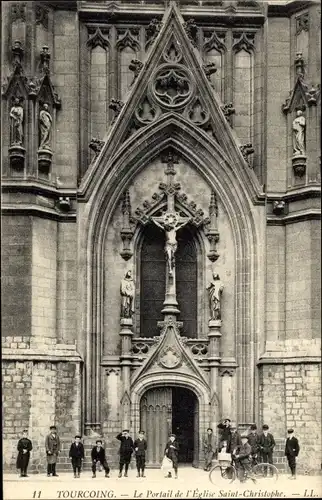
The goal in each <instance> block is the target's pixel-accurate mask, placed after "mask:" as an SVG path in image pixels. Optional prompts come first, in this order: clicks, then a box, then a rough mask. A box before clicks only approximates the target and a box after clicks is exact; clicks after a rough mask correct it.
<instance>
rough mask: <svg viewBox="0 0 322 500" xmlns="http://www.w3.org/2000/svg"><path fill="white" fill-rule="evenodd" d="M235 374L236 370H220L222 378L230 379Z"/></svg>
mask: <svg viewBox="0 0 322 500" xmlns="http://www.w3.org/2000/svg"><path fill="white" fill-rule="evenodd" d="M234 373H235V369H234V368H220V369H219V375H220V377H224V376H226V375H227V376H228V377H233V376H234Z"/></svg>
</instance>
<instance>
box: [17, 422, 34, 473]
mask: <svg viewBox="0 0 322 500" xmlns="http://www.w3.org/2000/svg"><path fill="white" fill-rule="evenodd" d="M17 450H18V456H17V469H20V472H21V473H20V477H28V476H27V467H28V464H29V459H30V452H31V450H32V443H31V441H30V439H28V431H27V429H25V430H24V431H22V438H21V439H19V441H18V445H17Z"/></svg>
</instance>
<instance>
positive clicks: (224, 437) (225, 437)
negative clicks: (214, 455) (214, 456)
mask: <svg viewBox="0 0 322 500" xmlns="http://www.w3.org/2000/svg"><path fill="white" fill-rule="evenodd" d="M230 425H231V422H230V418H225V419H224V420H223V421H222V422H220V424H218V425H217V429H219V432H220V436H219V443H218V450H219V451H220V450H221V449H222V447H223V443H224V442H226V443H227V446H228V443H230V437H231V430H230Z"/></svg>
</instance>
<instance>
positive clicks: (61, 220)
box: [2, 0, 320, 470]
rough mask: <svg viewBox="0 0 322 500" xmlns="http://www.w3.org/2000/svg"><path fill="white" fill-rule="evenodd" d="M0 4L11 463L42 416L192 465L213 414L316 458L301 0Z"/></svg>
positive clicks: (312, 131) (313, 13) (63, 428)
mask: <svg viewBox="0 0 322 500" xmlns="http://www.w3.org/2000/svg"><path fill="white" fill-rule="evenodd" d="M63 4H64V5H63ZM103 4H104V5H103ZM197 4H198V5H197ZM5 5H6V6H5V11H4V12H5V15H4V17H3V26H4V30H5V32H6V33H7V35H8V36H6V37H4V39H3V46H4V51H3V52H4V54H5V55H4V71H5V73H6V76H7V77H8V78H7V80H6V82H5V84H4V85H3V90H2V103H3V113H2V120H3V124H4V125H5V126H3V127H2V128H3V131H4V135H3V146H4V147H3V152H4V154H3V228H4V229H3V234H4V245H3V248H4V251H3V268H4V269H5V275H4V279H3V292H4V293H3V299H4V303H3V328H2V330H3V335H4V338H3V360H4V363H3V373H4V379H3V380H4V411H5V424H4V446H5V450H6V451H5V453H4V455H5V456H6V457H9V458H8V459H7V463H6V466H8V467H12V466H13V465H14V461H13V458H12V457H13V456H14V452H13V447H14V446H15V445H16V438H17V436H18V434H19V432H20V430H21V428H23V427H27V428H29V431H30V435H31V436H32V438H33V442H34V444H35V446H34V452H33V462H32V466H33V467H34V468H36V469H39V470H41V468H42V463H43V460H44V450H43V441H44V436H45V435H46V433H47V430H48V427H49V425H51V424H53V423H55V424H56V425H57V427H58V429H59V433H60V436H61V438H62V440H63V443H66V445H64V446H65V448H64V450H65V451H64V452H63V455H62V461H61V465H60V466H61V467H64V453H65V455H66V453H67V451H66V450H67V448H68V443H69V442H70V438H71V436H73V435H74V434H75V433H76V432H77V433H78V432H80V433H81V434H82V435H83V436H84V441H85V446H87V447H88V448H89V447H90V445H91V444H92V443H93V442H95V439H96V438H97V436H100V437H102V438H103V439H104V442H105V446H106V448H107V450H108V453H109V456H110V462H111V464H112V465H114V464H115V463H116V462H117V446H118V443H117V441H116V440H115V436H116V434H118V432H120V430H121V427H125V428H129V429H130V430H131V433H132V434H136V433H137V432H138V431H139V429H140V428H143V430H145V431H146V434H147V438H148V456H147V462H148V465H149V466H150V467H158V466H159V465H160V461H161V458H162V454H163V450H164V446H165V444H166V441H167V437H168V435H169V433H170V432H175V433H176V435H177V437H178V440H179V442H180V444H181V446H180V456H179V460H180V462H181V463H187V464H192V465H194V466H199V464H200V461H201V460H202V457H203V439H204V435H205V432H206V429H207V428H208V427H212V428H213V429H217V424H218V421H219V420H220V419H221V418H223V417H229V418H230V419H231V420H232V421H233V422H234V423H236V424H238V425H239V426H240V427H241V428H245V427H248V426H249V425H250V424H252V423H254V422H256V423H257V424H258V425H261V424H262V423H269V425H270V426H271V427H272V429H273V430H274V435H275V436H276V438H277V440H278V442H279V443H280V442H282V441H281V440H283V438H284V434H285V431H286V429H287V428H288V427H290V426H294V427H296V428H297V433H298V434H299V435H300V440H301V433H302V434H303V436H304V435H305V436H306V437H307V435H308V434H309V435H310V436H311V437H312V442H311V441H310V440H309V441H308V442H307V445H305V446H304V447H303V456H307V457H309V456H311V455H310V453H311V452H310V450H311V449H312V447H314V449H315V450H316V454H315V458H314V460H313V461H314V463H313V464H312V467H313V468H314V467H315V468H316V467H317V464H318V463H320V458H319V456H320V455H319V454H320V449H319V444H317V438H316V434H317V433H318V431H317V429H318V428H319V419H320V417H319V411H320V406H319V397H320V394H319V380H320V359H319V357H318V356H317V349H318V344H319V337H320V332H319V326H320V316H319V314H320V312H319V307H318V305H319V304H318V297H319V293H320V292H319V290H320V289H319V281H318V278H317V277H318V272H319V260H318V255H319V254H318V249H319V221H318V218H319V195H320V169H319V162H320V157H319V156H318V154H319V153H317V151H318V148H319V141H318V137H319V126H320V120H319V117H320V87H319V80H318V79H319V67H318V64H319V58H318V57H316V53H317V52H316V51H318V50H319V49H317V48H316V46H317V43H318V42H317V32H318V26H317V19H319V16H318V13H317V9H318V6H317V5H316V3H315V2H314V1H312V2H292V1H291V2H279V5H276V2H275V3H274V2H269V1H268V2H243V1H231V2H218V1H216V2H212V1H202V2H201V1H200V2H193V1H189V0H187V1H183V0H182V1H177V2H174V1H170V2H168V1H158V0H155V1H151V2H150V1H139V2H135V1H131V2H118V1H116V2H91V1H85V2H45V1H43V2H30V3H23V4H22V3H21V2H16V3H15V2H5ZM28 23H29V24H28ZM27 24H28V26H32V28H30V29H29V28H28V29H26V26H27ZM6 40H9V44H7V41H6ZM8 124H9V125H10V126H9V125H8ZM17 302H19V310H18V309H17ZM13 413H14V414H15V415H16V416H17V418H16V420H15V421H13V419H12V415H13ZM18 417H19V418H18ZM278 453H280V449H279V451H278ZM305 454H306V455H305Z"/></svg>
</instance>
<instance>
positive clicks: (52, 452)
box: [45, 425, 60, 477]
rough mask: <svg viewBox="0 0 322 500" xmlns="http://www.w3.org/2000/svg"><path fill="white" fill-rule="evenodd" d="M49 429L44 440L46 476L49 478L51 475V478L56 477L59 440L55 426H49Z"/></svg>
mask: <svg viewBox="0 0 322 500" xmlns="http://www.w3.org/2000/svg"><path fill="white" fill-rule="evenodd" d="M49 429H50V433H49V434H48V436H46V440H45V447H46V456H47V476H48V477H49V476H50V475H51V474H52V475H53V477H58V474H56V463H57V458H58V454H59V453H60V439H59V436H58V434H57V428H56V426H55V425H51V426H50V428H49Z"/></svg>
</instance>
